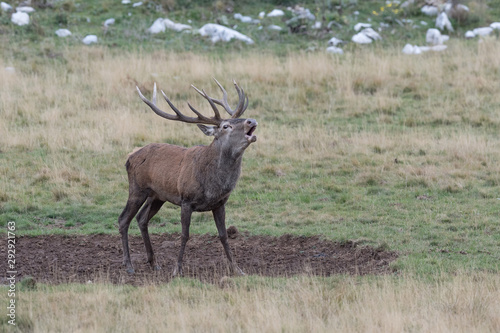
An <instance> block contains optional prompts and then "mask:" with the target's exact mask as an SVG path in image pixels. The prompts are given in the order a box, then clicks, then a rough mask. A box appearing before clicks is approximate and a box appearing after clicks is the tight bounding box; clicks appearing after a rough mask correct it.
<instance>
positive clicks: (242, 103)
mask: <svg viewBox="0 0 500 333" xmlns="http://www.w3.org/2000/svg"><path fill="white" fill-rule="evenodd" d="M233 83H234V87H235V88H236V91H237V92H238V99H239V100H238V107H237V108H236V111H235V113H234V114H233V118H239V117H240V116H241V115H242V114H243V112H245V110H246V109H247V107H248V97H247V96H246V95H245V91H244V90H243V88H240V87H239V86H238V84H237V83H236V81H235V80H233Z"/></svg>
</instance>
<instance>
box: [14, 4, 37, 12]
mask: <svg viewBox="0 0 500 333" xmlns="http://www.w3.org/2000/svg"><path fill="white" fill-rule="evenodd" d="M16 10H17V11H18V12H22V13H26V14H29V13H33V12H34V11H35V9H34V8H33V7H29V6H21V7H16Z"/></svg>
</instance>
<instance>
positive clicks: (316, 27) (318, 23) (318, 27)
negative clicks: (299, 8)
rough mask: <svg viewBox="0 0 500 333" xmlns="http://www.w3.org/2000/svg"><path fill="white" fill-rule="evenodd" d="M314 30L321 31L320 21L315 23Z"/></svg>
mask: <svg viewBox="0 0 500 333" xmlns="http://www.w3.org/2000/svg"><path fill="white" fill-rule="evenodd" d="M312 28H313V29H316V30H318V29H321V22H320V21H316V22H314V24H313V26H312Z"/></svg>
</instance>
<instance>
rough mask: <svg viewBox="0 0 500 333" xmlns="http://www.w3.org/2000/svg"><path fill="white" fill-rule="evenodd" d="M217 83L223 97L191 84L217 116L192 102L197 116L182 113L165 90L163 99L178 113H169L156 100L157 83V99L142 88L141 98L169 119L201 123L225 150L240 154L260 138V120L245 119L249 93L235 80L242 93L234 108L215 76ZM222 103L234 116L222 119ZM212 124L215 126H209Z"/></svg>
mask: <svg viewBox="0 0 500 333" xmlns="http://www.w3.org/2000/svg"><path fill="white" fill-rule="evenodd" d="M214 81H215V83H217V85H218V86H219V88H220V89H221V91H222V99H221V100H219V99H215V98H212V97H210V96H208V95H207V93H206V92H205V90H199V89H198V88H196V87H195V86H194V85H191V87H193V89H194V90H196V92H198V93H199V94H200V95H201V96H203V98H205V99H206V100H207V101H208V103H209V104H210V106H211V107H212V110H213V111H214V116H213V117H206V116H204V115H202V114H201V113H200V112H199V111H198V110H196V109H195V108H194V107H193V106H192V105H191V104H189V103H188V106H189V108H190V109H191V111H193V112H194V113H195V114H196V117H188V116H185V115H184V114H182V113H181V112H180V111H179V109H177V108H176V107H175V106H174V104H173V103H172V102H171V101H170V99H169V98H168V97H167V95H166V94H165V93H164V92H163V90H162V91H161V93H162V95H163V98H164V99H165V101H166V102H167V103H168V105H169V106H170V108H171V109H172V110H173V111H174V113H175V115H173V114H169V113H166V112H165V111H163V110H161V109H159V108H158V106H157V101H156V83H155V84H154V88H153V98H152V101H150V100H148V99H147V98H146V97H144V95H143V94H142V93H141V90H140V89H139V87H136V88H137V91H138V93H139V96H140V97H141V99H142V100H143V101H144V103H146V104H147V105H148V106H149V107H150V108H151V109H152V110H153V111H154V112H155V113H156V114H157V115H159V116H160V117H163V118H165V119H168V120H175V121H181V122H184V123H192V124H197V125H198V127H199V128H200V129H201V131H202V132H203V133H204V134H205V135H208V136H213V137H214V144H216V145H219V146H220V148H221V149H223V150H229V149H231V150H233V152H234V153H236V154H238V153H241V152H243V151H244V150H245V149H246V148H247V147H248V146H249V145H250V144H251V143H253V142H255V141H257V136H256V135H254V134H253V133H254V131H255V129H256V128H257V121H256V120H255V119H241V118H240V117H241V115H243V113H244V112H245V110H246V109H247V107H248V97H246V95H245V92H244V91H243V89H241V88H240V87H239V86H238V84H237V83H236V82H235V81H233V83H234V87H235V89H236V91H237V93H238V105H237V106H236V108H235V109H234V110H233V109H231V107H230V106H229V103H228V101H227V92H226V90H225V89H224V87H222V85H221V84H220V83H219V82H218V81H217V80H216V79H215V78H214ZM216 104H217V105H220V106H222V107H223V108H224V110H225V111H226V112H227V113H228V114H229V115H230V116H231V117H230V118H226V119H223V118H221V115H220V112H219V110H218V109H217V105H216ZM207 125H211V126H207Z"/></svg>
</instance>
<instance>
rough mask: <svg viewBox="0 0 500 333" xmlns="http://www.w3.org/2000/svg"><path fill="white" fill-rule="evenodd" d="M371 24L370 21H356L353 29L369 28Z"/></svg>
mask: <svg viewBox="0 0 500 333" xmlns="http://www.w3.org/2000/svg"><path fill="white" fill-rule="evenodd" d="M371 27H372V25H371V24H370V23H356V25H355V26H354V31H359V30H361V29H363V28H371Z"/></svg>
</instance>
